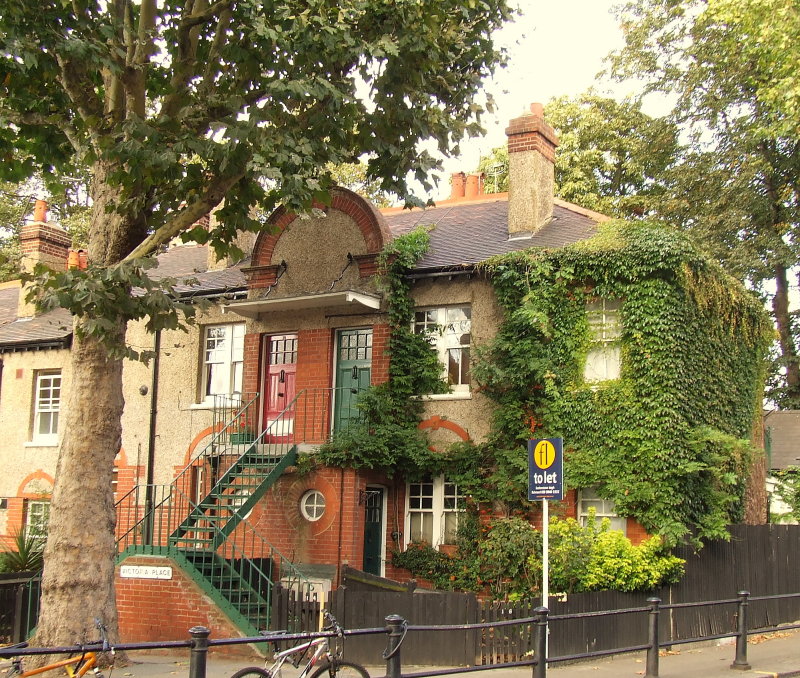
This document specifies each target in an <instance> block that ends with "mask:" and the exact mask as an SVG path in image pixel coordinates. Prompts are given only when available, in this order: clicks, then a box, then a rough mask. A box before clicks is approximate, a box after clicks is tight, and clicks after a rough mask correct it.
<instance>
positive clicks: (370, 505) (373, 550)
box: [361, 487, 383, 577]
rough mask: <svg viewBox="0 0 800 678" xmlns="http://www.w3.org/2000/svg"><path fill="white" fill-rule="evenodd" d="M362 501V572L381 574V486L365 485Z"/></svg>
mask: <svg viewBox="0 0 800 678" xmlns="http://www.w3.org/2000/svg"><path fill="white" fill-rule="evenodd" d="M365 499H366V500H365V502H364V565H363V567H362V568H361V569H362V570H364V572H369V573H370V574H375V575H378V576H379V577H380V576H382V575H383V572H382V571H381V564H382V563H381V552H382V550H383V488H382V487H367V494H366V498H365Z"/></svg>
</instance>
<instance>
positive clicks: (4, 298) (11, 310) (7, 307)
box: [0, 285, 19, 326]
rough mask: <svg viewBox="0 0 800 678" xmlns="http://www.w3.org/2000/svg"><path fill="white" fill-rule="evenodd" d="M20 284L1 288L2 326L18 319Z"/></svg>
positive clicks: (0, 324)
mask: <svg viewBox="0 0 800 678" xmlns="http://www.w3.org/2000/svg"><path fill="white" fill-rule="evenodd" d="M18 299H19V285H14V286H13V287H12V286H9V287H2V288H0V326H2V325H5V324H6V323H13V322H14V321H15V320H16V319H17V305H18Z"/></svg>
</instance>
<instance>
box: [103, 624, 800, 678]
mask: <svg viewBox="0 0 800 678" xmlns="http://www.w3.org/2000/svg"><path fill="white" fill-rule="evenodd" d="M188 654H189V653H188V650H187V651H185V652H184V653H182V654H180V655H179V654H170V655H166V654H158V655H157V654H144V653H141V652H139V653H135V654H134V653H130V656H129V658H130V659H131V660H132V663H131V664H130V665H129V666H125V667H117V668H115V669H114V672H113V678H173V677H174V676H188V675H189V660H188ZM734 657H735V645H734V644H733V641H732V639H724V640H722V641H716V642H708V641H706V642H703V643H694V644H686V645H680V646H674V647H673V649H672V650H662V651H661V654H660V658H659V676H660V678H695V677H697V678H722V677H723V676H724V677H726V678H739V677H740V676H741V677H743V678H747V677H751V678H754V677H756V676H758V677H759V678H764V677H770V676H772V677H773V678H790V677H791V676H798V677H800V631H798V630H793V631H778V632H772V633H765V634H760V635H755V636H750V639H749V642H748V647H747V660H748V662H749V663H750V666H751V668H750V669H749V670H739V669H736V670H734V669H731V668H730V667H731V664H732V663H733V660H734ZM401 659H402V656H401ZM263 664H264V662H263V659H260V658H258V657H257V656H256V655H255V654H254V655H253V656H252V658H249V657H246V656H243V657H241V658H232V657H226V656H220V655H219V654H218V653H216V652H215V651H214V649H213V648H212V649H211V650H210V652H209V656H208V662H207V672H206V676H207V678H229V677H230V676H231V675H232V674H233V673H234V672H235V671H237V670H239V669H240V668H243V667H245V666H248V665H257V666H263ZM286 666H287V667H288V670H287V669H286V668H284V670H283V676H282V678H295V675H296V674H295V672H294V669H293V668H292V667H291V666H290V665H286ZM366 668H367V670H368V671H369V674H370V676H372V678H381V677H382V676H385V675H386V665H385V664H382V665H375V666H367V667H366ZM442 668H443V667H430V666H427V667H426V666H413V665H411V664H405V663H404V664H403V676H406V675H410V674H414V673H422V672H426V671H431V672H433V671H439V670H441V669H442ZM531 674H532V668H530V667H525V668H509V669H494V670H492V671H491V673H487V672H486V671H480V672H477V673H476V672H470V673H464V672H456V673H454V675H456V676H459V678H467V677H471V678H475V677H477V676H487V677H488V678H531ZM644 674H645V654H644V653H630V654H625V655H617V656H615V657H607V658H602V659H596V660H592V661H580V662H573V663H570V664H567V665H564V664H551V665H550V667H549V668H548V670H547V675H548V676H549V677H550V678H588V677H589V676H592V677H595V676H596V677H598V678H603V677H604V676H614V678H628V677H630V678H635V677H636V676H644ZM106 677H107V678H111V677H109V676H108V672H107V671H106Z"/></svg>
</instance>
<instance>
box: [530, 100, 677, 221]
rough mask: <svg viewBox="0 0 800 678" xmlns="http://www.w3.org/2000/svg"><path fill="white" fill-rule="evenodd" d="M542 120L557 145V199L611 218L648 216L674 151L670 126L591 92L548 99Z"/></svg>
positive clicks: (630, 104)
mask: <svg viewBox="0 0 800 678" xmlns="http://www.w3.org/2000/svg"><path fill="white" fill-rule="evenodd" d="M544 114H545V119H546V120H547V122H548V123H549V124H550V125H552V126H553V127H554V128H555V130H556V132H557V134H558V139H559V147H558V149H557V150H556V161H555V165H556V168H555V180H556V195H557V196H558V197H559V198H563V199H564V200H568V201H570V202H574V203H576V204H578V205H581V206H582V207H587V208H589V209H593V210H596V211H598V212H602V213H603V214H608V215H610V216H615V217H642V216H643V215H646V214H650V213H652V211H653V208H654V207H655V206H656V205H658V204H659V202H660V200H661V199H662V196H663V195H664V192H665V177H664V173H665V170H666V169H667V168H668V167H669V166H670V165H672V163H673V162H675V158H676V154H677V151H678V144H677V128H676V126H675V124H674V123H672V122H670V121H668V120H665V119H660V118H652V117H650V116H649V115H647V114H645V113H643V112H642V110H641V102H639V101H635V100H632V99H625V100H624V101H622V102H618V101H615V100H614V99H610V98H608V97H602V96H599V95H597V94H595V93H594V92H593V91H591V90H589V91H588V92H585V93H583V94H580V95H578V96H575V97H566V96H563V97H558V98H555V99H552V100H551V101H550V102H548V104H547V105H546V106H545V109H544Z"/></svg>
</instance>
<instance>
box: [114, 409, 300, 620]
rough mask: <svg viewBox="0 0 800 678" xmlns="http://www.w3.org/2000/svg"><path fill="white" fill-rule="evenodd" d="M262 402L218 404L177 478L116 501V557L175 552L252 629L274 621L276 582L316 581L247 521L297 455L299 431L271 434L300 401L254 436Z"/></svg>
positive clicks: (191, 574)
mask: <svg viewBox="0 0 800 678" xmlns="http://www.w3.org/2000/svg"><path fill="white" fill-rule="evenodd" d="M258 403H259V400H258V397H257V395H256V396H253V397H252V398H250V399H249V400H247V401H246V402H244V404H240V403H238V402H237V403H236V406H231V404H230V402H228V401H222V402H219V403H215V408H214V411H213V419H214V423H213V425H212V429H213V430H214V431H215V433H214V435H213V436H212V438H211V441H210V442H209V443H208V445H206V447H205V448H203V449H202V450H201V451H200V452H199V454H197V455H195V456H194V457H193V458H192V459H191V461H190V463H189V464H188V465H187V466H186V467H185V468H184V469H183V471H182V472H181V473H179V474H178V475H177V476H176V478H175V479H174V480H173V481H172V483H171V484H169V485H150V486H147V485H139V486H137V487H135V488H133V489H132V490H131V491H130V492H129V493H127V494H126V495H125V496H124V497H122V498H121V499H120V500H119V501H118V502H117V506H116V509H117V529H118V533H119V534H120V536H119V538H118V540H117V551H118V554H119V555H118V561H120V562H121V561H122V560H124V559H125V558H127V557H128V556H131V555H136V554H154V555H165V556H169V557H170V558H172V559H173V560H174V561H175V562H176V563H177V564H178V565H180V566H181V568H182V569H183V570H184V572H185V573H186V574H187V575H188V576H189V577H190V578H191V579H193V580H194V581H195V582H196V583H197V584H198V585H199V586H200V587H201V588H202V589H203V590H204V592H205V593H206V594H207V595H209V596H210V597H211V598H212V599H213V600H214V601H215V602H216V603H217V605H218V606H219V607H220V608H221V609H223V610H224V611H225V612H226V613H227V614H228V616H229V617H230V618H231V620H232V621H234V622H235V623H236V625H237V626H238V627H239V628H240V630H241V631H242V632H243V633H246V634H248V635H257V634H258V632H259V631H260V630H261V629H264V628H266V627H268V625H269V616H270V603H271V592H272V588H273V586H274V584H275V582H276V581H278V580H282V581H283V582H284V583H286V584H288V585H289V586H294V587H298V588H300V589H301V590H303V589H305V590H310V588H311V584H310V583H309V582H308V581H307V580H306V579H305V578H304V577H303V576H302V574H301V573H300V572H299V571H298V570H297V568H295V567H294V565H293V564H292V563H291V562H290V561H289V560H287V559H286V558H285V557H283V555H281V554H280V553H279V552H278V551H277V549H275V548H274V547H273V546H272V545H271V544H270V543H269V542H268V541H267V540H266V539H264V538H263V536H262V535H260V534H259V533H258V531H257V530H256V529H255V528H254V527H253V526H252V525H250V524H249V523H247V521H246V520H245V517H246V516H247V515H248V514H249V513H250V511H251V510H252V509H253V507H254V506H255V505H256V503H257V502H258V501H259V499H261V498H262V497H263V496H264V494H265V493H266V492H267V491H268V490H269V488H270V487H272V485H274V484H275V482H276V481H277V480H278V478H279V477H280V476H281V475H282V474H283V472H284V471H285V470H286V468H287V467H289V466H291V465H292V464H294V463H295V461H296V459H297V445H296V444H295V442H294V440H293V439H291V438H293V437H289V436H281V437H280V438H278V442H275V440H276V438H277V437H276V436H272V435H271V431H275V430H278V431H281V430H283V429H285V428H287V425H286V419H287V418H288V417H290V416H291V417H293V416H294V407H295V403H294V402H293V403H292V404H291V405H290V406H289V407H287V408H286V410H285V411H284V413H282V415H281V416H279V417H278V418H276V420H275V421H273V422H271V424H270V425H269V426H268V427H267V429H266V430H265V431H263V432H262V433H261V434H260V435H259V436H255V435H254V434H253V433H252V427H251V423H252V422H255V421H257V412H258ZM209 476H210V477H209ZM217 476H218V477H217ZM190 496H194V497H200V499H199V501H198V500H196V499H195V500H194V501H193V500H192V499H190Z"/></svg>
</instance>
